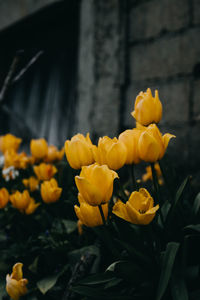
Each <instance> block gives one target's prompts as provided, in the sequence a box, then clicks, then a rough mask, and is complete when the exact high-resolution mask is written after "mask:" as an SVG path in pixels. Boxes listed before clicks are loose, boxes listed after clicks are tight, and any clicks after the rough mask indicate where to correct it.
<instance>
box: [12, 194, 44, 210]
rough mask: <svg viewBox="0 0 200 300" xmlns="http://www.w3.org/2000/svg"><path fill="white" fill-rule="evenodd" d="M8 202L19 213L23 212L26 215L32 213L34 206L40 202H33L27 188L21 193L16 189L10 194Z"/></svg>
mask: <svg viewBox="0 0 200 300" xmlns="http://www.w3.org/2000/svg"><path fill="white" fill-rule="evenodd" d="M10 202H11V203H12V205H13V206H14V207H15V208H17V209H18V210H19V211H20V212H21V213H25V214H26V215H30V214H32V213H34V211H35V210H36V208H37V207H38V206H39V205H40V203H36V202H35V200H34V199H33V198H32V197H31V196H30V194H29V192H28V191H27V190H25V191H23V193H20V192H19V191H16V192H15V193H14V194H12V195H10Z"/></svg>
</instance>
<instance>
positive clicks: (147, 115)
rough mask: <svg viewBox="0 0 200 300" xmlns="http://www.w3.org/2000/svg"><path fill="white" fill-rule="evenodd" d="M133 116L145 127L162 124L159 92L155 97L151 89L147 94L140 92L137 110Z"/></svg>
mask: <svg viewBox="0 0 200 300" xmlns="http://www.w3.org/2000/svg"><path fill="white" fill-rule="evenodd" d="M131 114H132V116H133V117H134V118H135V119H136V121H137V122H139V123H140V124H142V125H145V126H147V125H149V124H151V123H158V122H160V120H161V118H162V104H161V102H160V99H159V96H158V91H157V90H156V91H155V97H153V96H152V93H151V89H150V88H148V89H147V91H146V92H140V93H139V95H138V96H137V97H136V100H135V110H134V111H133V112H132V113H131Z"/></svg>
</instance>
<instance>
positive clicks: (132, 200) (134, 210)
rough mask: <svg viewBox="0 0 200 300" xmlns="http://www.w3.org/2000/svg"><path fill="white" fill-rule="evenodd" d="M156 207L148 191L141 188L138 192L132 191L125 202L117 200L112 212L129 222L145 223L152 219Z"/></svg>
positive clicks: (157, 207)
mask: <svg viewBox="0 0 200 300" xmlns="http://www.w3.org/2000/svg"><path fill="white" fill-rule="evenodd" d="M158 209H159V205H158V204H157V205H156V206H154V201H153V198H152V197H151V195H150V194H149V192H148V191H147V190H146V189H144V188H141V189H140V190H139V192H137V191H135V192H133V193H132V194H131V195H130V197H129V199H128V201H127V202H126V203H123V202H122V201H121V200H118V201H117V202H116V203H115V205H114V206H113V211H112V212H113V214H115V215H116V216H118V217H120V218H122V219H124V220H126V221H128V222H130V223H133V224H140V225H147V224H149V223H150V222H151V221H152V220H153V218H154V217H155V214H156V211H157V210H158Z"/></svg>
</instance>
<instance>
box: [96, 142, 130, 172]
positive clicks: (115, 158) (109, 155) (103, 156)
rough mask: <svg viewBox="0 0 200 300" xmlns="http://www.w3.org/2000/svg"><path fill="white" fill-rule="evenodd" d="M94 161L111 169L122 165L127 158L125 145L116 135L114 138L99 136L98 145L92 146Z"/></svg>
mask: <svg viewBox="0 0 200 300" xmlns="http://www.w3.org/2000/svg"><path fill="white" fill-rule="evenodd" d="M93 154H94V159H95V161H96V162H97V163H98V164H100V165H107V166H108V167H109V168H110V169H112V170H118V169H120V168H121V167H123V166H124V164H125V162H126V158H127V150H126V146H125V145H124V144H123V143H122V142H121V141H119V140H118V139H117V138H116V137H115V138H114V139H111V138H109V137H108V136H104V137H103V138H99V141H98V147H97V146H93Z"/></svg>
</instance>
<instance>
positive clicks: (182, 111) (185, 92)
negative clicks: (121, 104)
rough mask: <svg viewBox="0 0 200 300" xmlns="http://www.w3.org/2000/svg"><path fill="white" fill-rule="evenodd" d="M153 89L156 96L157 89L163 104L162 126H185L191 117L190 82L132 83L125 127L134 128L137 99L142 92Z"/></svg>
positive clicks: (125, 115)
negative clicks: (133, 114)
mask: <svg viewBox="0 0 200 300" xmlns="http://www.w3.org/2000/svg"><path fill="white" fill-rule="evenodd" d="M148 87H150V88H151V91H152V94H153V95H154V91H155V89H157V90H158V92H159V97H160V100H161V102H162V104H163V117H162V120H161V124H173V125H178V124H183V123H187V122H188V116H189V81H187V80H179V81H174V82H170V83H162V84H161V83H160V84H159V83H157V84H151V85H148V86H147V85H146V84H144V83H139V84H137V83H132V85H131V86H130V87H129V89H128V91H127V100H126V107H125V112H124V118H123V119H124V126H125V127H133V126H134V124H135V122H134V119H133V117H132V116H131V114H130V113H131V112H132V111H133V110H134V103H135V98H136V96H137V95H138V93H139V92H140V91H145V90H146V89H147V88H148Z"/></svg>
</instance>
